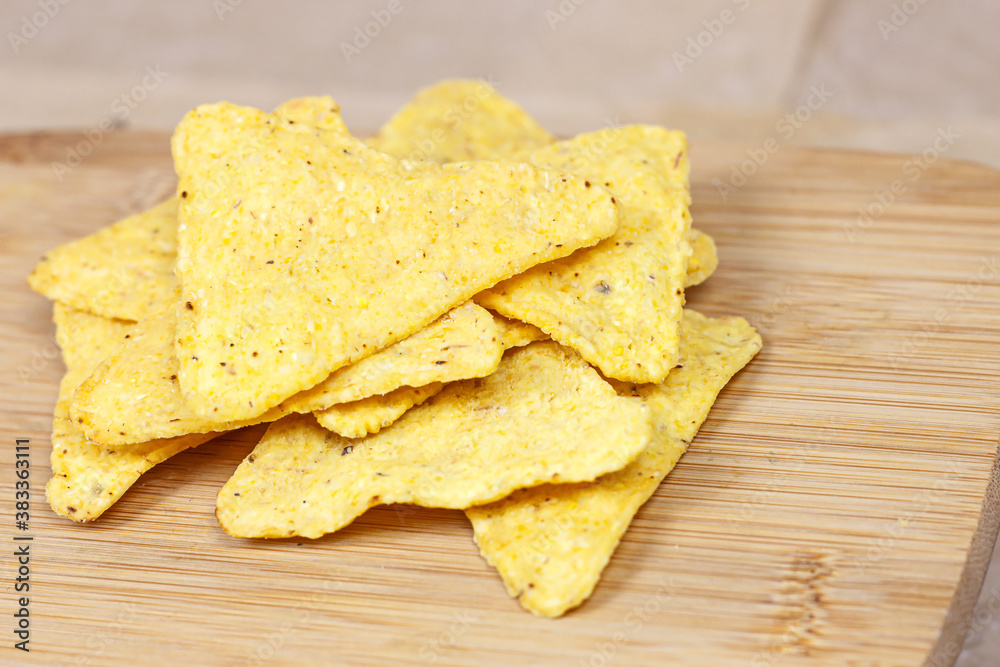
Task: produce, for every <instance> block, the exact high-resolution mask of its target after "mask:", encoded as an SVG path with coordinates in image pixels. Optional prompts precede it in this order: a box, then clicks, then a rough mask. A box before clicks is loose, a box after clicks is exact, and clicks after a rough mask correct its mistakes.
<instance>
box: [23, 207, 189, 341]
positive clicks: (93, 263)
mask: <svg viewBox="0 0 1000 667" xmlns="http://www.w3.org/2000/svg"><path fill="white" fill-rule="evenodd" d="M176 256H177V200H176V198H171V199H168V200H167V201H165V202H163V203H162V204H160V205H158V206H155V207H153V208H151V209H150V210H148V211H145V212H143V213H139V214H138V215H133V216H131V217H128V218H125V219H124V220H121V221H119V222H117V223H115V224H113V225H111V226H110V227H105V228H103V229H100V230H98V231H97V232H94V233H93V234H90V235H89V236H85V237H83V238H82V239H77V240H76V241H72V242H70V243H66V244H64V245H61V246H59V247H58V248H56V249H54V250H50V251H49V252H48V253H47V254H46V255H45V257H44V258H43V259H42V261H41V262H39V264H38V266H36V267H35V270H34V271H33V272H32V274H31V276H30V277H29V278H28V282H29V283H30V284H31V287H32V288H33V289H34V290H35V291H36V292H39V293H41V294H43V295H45V296H47V297H48V298H50V299H52V300H53V301H58V302H60V303H63V304H66V305H68V306H72V307H73V308H77V309H79V310H84V311H86V312H88V313H92V314H94V315H101V316H103V317H111V318H117V319H122V320H132V321H135V320H139V319H140V318H141V317H142V315H143V313H145V312H146V310H147V309H148V308H149V307H150V305H151V304H156V303H162V302H163V301H164V300H166V299H167V298H169V296H170V293H171V290H173V286H174V282H175V280H174V276H173V269H174V259H175V258H176Z"/></svg>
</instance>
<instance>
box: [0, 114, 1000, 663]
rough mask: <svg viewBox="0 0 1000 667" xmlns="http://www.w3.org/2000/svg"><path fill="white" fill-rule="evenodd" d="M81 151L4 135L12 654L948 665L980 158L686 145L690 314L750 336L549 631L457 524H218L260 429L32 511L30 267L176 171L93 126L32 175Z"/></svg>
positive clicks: (40, 457)
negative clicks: (115, 492)
mask: <svg viewBox="0 0 1000 667" xmlns="http://www.w3.org/2000/svg"><path fill="white" fill-rule="evenodd" d="M82 139H83V138H82V137H81V136H74V135H59V134H47V135H33V136H29V137H7V138H4V139H0V225H2V228H0V229H2V233H0V248H2V270H0V290H2V294H3V300H2V320H0V345H2V347H3V350H4V352H3V357H2V366H0V405H2V410H3V415H2V419H0V445H2V448H3V456H4V458H3V461H4V462H5V464H7V466H11V467H5V470H6V472H5V473H4V474H3V475H2V480H0V482H2V489H3V490H2V502H0V508H2V509H0V523H2V526H3V531H4V532H5V533H6V534H7V537H6V538H5V539H6V540H7V544H8V546H7V547H5V549H6V551H7V552H12V551H13V548H12V547H11V546H10V545H11V544H13V542H12V541H11V539H12V536H13V534H14V533H17V534H18V535H19V536H25V535H30V536H31V537H33V538H34V539H33V541H32V542H31V554H32V560H31V575H30V576H31V603H30V609H31V632H32V634H31V644H30V647H31V649H32V652H31V654H30V657H31V658H33V659H36V660H38V661H39V662H43V663H50V664H54V663H60V664H94V665H96V664H132V663H134V662H136V661H138V660H140V659H142V660H153V659H158V660H159V661H162V662H164V663H173V664H192V663H193V664H261V663H262V662H267V661H268V660H273V661H274V664H309V663H327V664H364V665H369V664H370V665H389V664H414V663H415V664H431V663H433V664H438V665H471V664H475V665H480V664H482V665H513V664H516V665H573V666H577V665H581V666H583V665H594V666H600V665H609V664H617V665H660V664H677V665H744V664H748V665H754V666H757V665H798V664H807V665H837V666H842V665H855V666H868V665H920V664H928V665H935V666H937V665H947V664H950V663H951V661H952V660H953V659H954V656H955V655H956V654H957V652H958V649H959V648H960V646H961V643H962V640H963V637H964V634H965V630H966V628H967V626H968V622H969V615H970V612H971V610H972V608H973V604H974V602H975V599H976V595H977V593H978V590H979V586H980V583H981V580H982V575H983V572H984V570H985V568H986V563H987V560H988V558H989V554H990V551H991V547H992V544H993V541H994V538H995V536H996V532H997V525H998V520H1000V514H998V495H1000V484H998V482H1000V475H998V468H997V458H996V455H997V440H998V436H1000V173H998V172H994V171H991V170H988V169H985V168H982V167H978V166H974V165H971V164H963V163H957V162H947V161H944V160H938V161H936V162H935V163H934V164H932V165H923V164H915V163H913V162H908V158H906V157H903V156H893V155H875V154H861V153H850V152H833V151H820V150H802V149H796V148H790V147H784V148H781V150H780V151H779V152H778V153H777V154H776V155H774V156H772V157H770V158H769V159H768V161H767V162H766V163H765V164H764V165H763V166H761V167H759V168H756V169H751V166H752V163H751V162H747V163H745V169H744V171H747V172H749V171H754V172H755V173H754V174H753V175H752V176H750V177H748V178H747V179H746V182H745V183H743V184H742V186H741V187H739V188H737V189H736V191H725V192H723V190H721V189H720V188H719V187H718V183H719V182H720V181H718V180H716V179H721V182H724V183H725V182H731V178H732V175H733V169H734V166H736V167H737V168H739V165H740V164H741V163H742V162H743V161H744V160H746V159H747V154H746V153H745V149H744V148H741V147H738V146H718V145H702V146H696V147H695V148H694V149H693V154H692V160H693V163H694V164H695V172H694V177H693V178H694V188H693V195H694V201H695V206H694V210H693V212H694V219H695V223H696V225H697V226H698V227H699V228H701V229H703V230H705V231H706V232H708V233H710V234H712V235H713V236H714V237H715V239H716V241H717V242H718V245H719V255H720V258H721V262H722V263H721V266H720V268H719V270H718V272H717V273H716V275H715V276H714V277H713V278H712V279H711V280H709V282H708V283H707V284H705V285H703V286H701V287H698V288H695V289H692V290H691V291H690V294H689V303H690V305H691V306H692V307H695V308H697V309H699V310H701V311H703V312H705V313H706V314H710V315H721V314H740V315H743V316H745V317H747V318H748V319H749V320H750V321H751V322H752V323H754V324H755V325H756V326H757V327H758V328H759V329H760V331H761V333H762V335H763V337H764V350H763V351H762V352H761V354H760V355H759V356H758V358H757V359H756V360H755V361H753V362H752V363H751V364H750V366H748V367H747V369H746V370H744V371H743V372H742V373H741V374H740V375H739V376H738V377H737V378H736V379H735V380H734V381H733V382H732V384H731V385H730V386H729V387H727V389H726V390H725V391H724V392H723V394H722V396H721V398H720V399H719V401H718V403H717V404H716V406H715V409H714V410H713V411H712V414H711V416H710V417H709V419H708V421H707V422H706V424H705V425H704V427H703V428H702V430H701V433H700V434H699V435H698V437H697V438H696V439H695V441H694V443H693V445H692V446H691V450H690V451H689V452H688V454H687V455H686V456H685V457H684V458H683V459H682V461H681V462H680V464H679V465H678V467H677V469H676V470H675V471H674V472H673V473H672V474H671V475H670V476H669V477H668V478H667V480H666V481H665V482H664V484H663V485H662V486H661V487H660V489H659V490H658V492H657V493H656V495H655V496H654V497H653V498H652V499H651V500H650V502H649V503H647V505H646V506H645V507H644V508H643V509H642V511H641V512H640V513H639V515H638V516H637V517H636V519H635V521H634V522H633V524H632V527H631V529H630V530H629V532H628V534H627V536H626V538H625V540H624V541H623V542H622V544H621V546H620V547H619V549H618V551H617V553H616V555H615V557H614V559H613V560H612V562H611V564H610V566H609V567H608V568H607V570H606V571H605V573H604V578H603V580H602V582H601V584H600V585H599V586H598V588H597V591H596V592H595V594H594V596H593V598H592V599H591V600H590V601H589V602H587V603H586V604H584V605H583V606H582V607H581V608H580V609H578V610H576V611H574V612H572V613H570V614H569V615H567V616H566V617H564V618H562V619H559V620H544V619H539V618H535V617H533V616H531V615H529V614H528V613H526V612H524V611H522V610H521V608H520V607H519V605H518V604H517V603H516V602H515V601H514V600H511V599H509V598H508V597H507V595H506V593H505V592H504V589H503V586H502V584H501V582H500V579H499V577H498V576H497V575H496V574H495V572H494V571H493V570H492V569H491V568H490V567H488V566H487V565H486V563H485V562H484V561H483V560H482V559H481V558H480V557H479V555H478V553H477V550H476V548H475V546H474V544H473V542H472V531H471V530H470V528H469V525H468V523H467V521H466V520H465V518H464V516H463V515H462V514H461V513H460V512H453V511H436V510H425V509H416V508H409V507H393V508H381V509H376V510H373V511H370V512H368V513H367V514H366V515H364V516H363V517H362V518H361V519H359V520H358V521H356V522H355V523H354V524H353V525H351V526H350V527H348V528H347V529H345V530H343V531H341V532H339V533H337V534H335V535H330V536H327V537H325V538H323V539H320V540H316V541H309V540H280V541H252V540H236V539H233V538H230V537H228V536H226V535H225V534H223V532H222V531H221V530H220V529H219V528H218V526H217V524H216V522H215V516H214V505H215V494H216V491H217V490H218V489H219V488H220V486H221V485H222V484H223V482H224V481H225V480H226V479H227V477H228V475H229V474H230V473H231V471H232V470H233V469H234V468H235V467H236V465H237V463H238V462H239V461H240V460H241V459H242V458H243V457H244V456H245V455H246V454H247V453H249V451H250V449H251V448H252V445H253V443H254V441H255V439H257V438H259V437H260V435H261V433H262V429H261V428H259V427H258V428H254V429H249V430H245V431H243V432H240V433H237V434H233V435H230V436H226V437H222V438H220V439H218V440H217V441H215V442H213V443H210V444H207V445H204V446H202V447H199V448H197V449H195V450H192V451H188V452H185V453H183V454H181V455H179V456H177V457H176V458H174V459H172V460H170V461H168V462H167V463H165V464H163V465H161V466H159V467H157V468H155V469H154V470H152V471H151V472H150V473H149V474H147V475H146V476H144V477H143V478H142V479H141V480H140V481H139V482H138V483H137V484H136V485H135V487H133V489H132V490H131V491H129V492H128V493H127V494H126V495H125V496H124V497H123V498H122V500H121V501H120V502H119V503H118V505H116V506H115V507H113V508H112V509H111V510H110V511H108V512H107V514H105V516H104V517H103V518H102V519H100V520H99V521H97V522H96V523H94V524H90V525H76V524H73V523H71V522H69V521H67V520H65V519H61V518H58V517H56V516H55V515H54V514H53V513H52V512H51V511H50V510H49V509H48V506H47V505H46V504H45V501H44V495H43V487H44V484H45V481H46V479H47V476H48V472H49V471H48V465H47V458H48V451H47V448H48V446H49V444H48V435H49V427H50V419H51V411H52V406H53V403H54V401H55V396H56V385H57V382H58V380H59V377H60V374H61V372H62V370H63V368H62V362H61V361H60V360H59V357H58V351H57V348H56V347H55V344H54V341H53V327H52V324H51V323H50V311H51V308H50V305H49V304H48V302H46V301H45V300H44V299H43V298H42V297H40V296H37V295H35V294H33V293H31V292H30V291H29V290H28V288H27V286H26V284H25V276H26V275H27V274H28V272H29V271H30V269H31V267H32V266H33V264H34V263H35V261H36V260H37V259H38V258H39V257H40V256H41V254H42V253H43V252H44V251H45V250H47V249H49V248H51V247H53V246H55V245H57V244H60V243H63V242H65V241H68V240H70V239H73V238H76V237H78V236H81V235H83V234H86V233H88V232H91V231H93V230H95V229H97V228H98V227H100V226H102V225H106V224H108V223H110V222H112V221H114V220H116V219H118V218H120V217H122V216H124V215H126V214H129V213H133V212H136V211H139V210H141V209H143V208H145V207H147V206H148V205H150V204H152V203H154V202H156V201H158V200H159V199H162V198H163V197H165V196H166V195H167V194H168V193H169V192H170V191H171V189H172V187H173V176H172V172H171V167H170V158H169V154H168V141H167V136H166V135H161V134H138V133H125V132H122V133H117V134H112V135H107V136H105V137H104V138H103V140H102V142H101V144H100V145H99V146H97V147H96V149H95V150H93V151H92V152H91V154H90V155H88V156H86V157H85V158H83V160H82V164H80V165H79V166H77V167H75V168H73V169H71V170H70V171H69V172H68V173H64V174H61V175H60V174H57V170H55V169H54V168H53V162H54V161H65V160H67V156H68V155H69V153H68V152H67V151H69V150H71V147H79V146H84V148H85V147H86V146H85V145H83V144H80V143H79V142H80V141H81V140H82ZM924 167H926V169H924ZM60 178H61V180H60ZM739 182H740V181H739V179H737V183H739ZM894 186H895V188H894ZM893 189H895V193H893ZM890 197H891V198H892V199H893V200H894V201H892V202H890V201H889V198H890ZM880 201H882V202H884V203H880ZM859 209H861V210H862V211H865V212H867V213H870V214H871V215H870V217H863V216H859ZM443 435H446V434H443ZM16 438H23V439H30V441H31V443H30V447H31V450H30V451H31V454H30V455H31V461H32V468H31V470H32V477H31V480H32V489H33V494H34V495H33V497H32V507H31V522H30V530H29V531H26V532H25V531H16V530H14V517H13V481H14V476H13V468H12V464H13V460H14V451H13V450H14V444H15V443H14V441H15V439H16ZM2 572H3V577H4V579H5V580H4V581H3V586H4V589H5V597H4V601H3V609H4V614H3V615H4V617H5V618H7V621H5V622H4V623H5V624H6V625H4V627H3V628H2V630H3V634H2V636H3V637H5V639H4V642H3V651H4V653H3V656H2V658H3V659H4V660H11V661H13V660H16V659H21V658H24V657H26V654H21V653H20V652H18V651H15V650H14V649H12V648H11V646H12V644H13V641H14V640H13V639H12V635H11V629H12V627H13V621H12V619H11V616H10V612H11V610H12V609H14V605H15V602H14V601H13V591H12V586H13V579H14V574H13V573H14V565H13V560H12V557H11V556H7V557H5V558H4V567H3V570H2ZM7 626H11V627H10V628H8V627H7ZM74 659H76V660H78V662H74Z"/></svg>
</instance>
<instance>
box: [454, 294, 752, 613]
mask: <svg viewBox="0 0 1000 667" xmlns="http://www.w3.org/2000/svg"><path fill="white" fill-rule="evenodd" d="M681 336H682V337H681V355H680V365H679V366H678V367H677V368H676V369H674V370H673V372H671V373H670V374H669V375H668V376H667V379H666V381H665V382H663V383H662V384H659V385H639V386H638V387H636V386H634V385H625V384H623V383H622V384H621V387H622V388H623V389H625V390H627V391H628V393H629V394H631V393H633V390H634V393H635V394H636V395H638V396H641V397H642V398H643V399H644V400H645V401H646V404H647V405H648V406H649V407H650V409H651V410H652V411H653V424H654V434H653V440H652V442H651V443H650V445H649V447H647V448H646V450H645V451H643V453H642V454H640V455H639V457H638V458H637V459H636V460H635V461H633V462H632V463H631V464H629V465H628V466H626V467H625V468H624V469H622V470H620V471H618V472H615V473H612V474H610V475H606V476H604V477H601V478H600V479H598V480H597V481H596V482H594V483H592V484H572V485H571V484H559V485H555V484H546V485H544V486H538V487H535V488H532V489H525V490H522V491H518V492H516V493H514V494H513V495H511V496H510V497H508V498H505V499H504V500H501V501H500V502H497V503H493V504H491V505H486V506H483V507H476V508H472V509H469V510H467V511H466V514H467V515H468V517H469V519H470V520H471V521H472V527H473V529H474V530H475V537H476V543H477V544H478V545H479V549H480V551H481V552H482V554H483V557H484V558H486V560H487V561H489V563H490V564H491V565H493V566H494V567H496V568H497V570H498V571H499V572H500V576H501V577H503V581H504V585H505V586H506V587H507V592H508V593H510V595H511V596H513V597H516V598H518V599H519V601H520V602H521V605H522V606H523V607H525V608H526V609H528V610H529V611H531V612H532V613H534V614H537V615H539V616H550V617H555V616H561V615H562V614H564V613H565V612H566V611H567V610H568V609H571V608H573V607H575V606H577V605H579V604H580V603H582V602H583V601H584V600H585V599H587V598H588V597H589V596H590V594H591V592H592V591H593V590H594V586H595V585H596V584H597V580H598V579H599V577H600V575H601V572H602V571H603V570H604V567H605V565H607V563H608V560H609V559H610V558H611V554H612V553H613V552H614V550H615V547H617V545H618V542H619V540H621V537H622V535H623V534H624V533H625V529H626V528H628V525H629V523H630V522H631V520H632V517H633V516H634V515H635V513H636V512H637V511H638V509H639V507H641V506H642V504H643V503H645V502H646V500H647V499H648V498H649V497H650V496H651V495H652V494H653V492H654V491H655V490H656V487H657V486H658V485H659V483H660V481H661V480H662V479H663V477H664V476H666V474H667V473H669V472H670V470H671V469H672V468H673V467H674V464H675V463H676V462H677V460H678V459H679V458H680V457H681V454H683V453H684V451H685V450H686V449H687V446H688V444H690V442H691V440H692V439H693V438H694V435H695V433H697V432H698V429H699V427H700V426H701V424H702V422H703V421H704V420H705V418H706V416H707V415H708V411H709V409H710V408H711V406H712V404H713V403H714V402H715V398H716V396H717V395H718V393H719V391H721V390H722V387H723V386H725V384H726V383H727V382H728V381H729V379H730V378H732V376H733V375H735V374H736V373H737V372H738V371H739V370H740V369H741V368H743V366H745V365H746V364H747V362H749V361H750V359H752V358H753V356H754V355H755V354H756V353H757V352H758V351H759V350H760V347H761V341H760V336H758V335H757V332H756V331H754V329H753V328H752V327H751V326H750V325H749V324H747V322H746V321H745V320H743V319H741V318H737V317H732V318H722V319H709V318H707V317H705V316H703V315H701V314H699V313H697V312H694V311H692V310H685V311H684V321H683V326H682V335H681Z"/></svg>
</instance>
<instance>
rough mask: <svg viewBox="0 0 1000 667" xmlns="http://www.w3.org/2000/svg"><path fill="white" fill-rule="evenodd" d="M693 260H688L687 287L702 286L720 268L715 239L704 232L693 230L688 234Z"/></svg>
mask: <svg viewBox="0 0 1000 667" xmlns="http://www.w3.org/2000/svg"><path fill="white" fill-rule="evenodd" d="M688 243H689V244H690V246H691V259H690V260H688V266H687V278H686V279H685V281H684V286H685V287H693V286H695V285H700V284H701V283H703V282H705V281H706V280H708V277H709V276H711V275H712V274H713V273H715V269H717V268H718V267H719V256H718V255H717V254H716V252H715V239H713V238H712V237H711V236H709V235H708V234H706V233H704V232H700V231H698V230H697V229H692V230H691V233H690V234H688Z"/></svg>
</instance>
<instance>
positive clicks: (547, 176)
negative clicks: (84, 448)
mask: <svg viewBox="0 0 1000 667" xmlns="http://www.w3.org/2000/svg"><path fill="white" fill-rule="evenodd" d="M226 149H228V150H229V152H224V153H219V152H216V151H218V150H226ZM173 152H174V160H175V165H176V167H177V171H178V174H179V177H180V184H179V186H178V187H179V189H180V193H181V199H182V200H181V206H180V214H179V218H178V220H179V226H178V255H177V266H176V272H177V275H178V277H179V278H180V282H181V285H182V288H183V294H182V299H181V304H182V305H181V306H180V307H179V309H178V313H179V314H178V328H177V352H178V357H179V359H180V374H179V375H180V383H181V387H182V388H183V390H184V394H185V398H186V399H187V401H188V403H189V404H190V405H191V406H192V407H193V408H194V409H195V410H197V411H199V412H200V413H201V414H203V415H205V416H212V417H213V418H214V419H227V420H235V419H247V418H252V417H255V416H258V415H261V414H263V413H264V412H266V411H267V410H268V409H269V408H271V407H273V406H275V405H277V404H278V403H280V402H281V401H283V400H284V399H286V398H288V397H289V396H291V395H292V394H295V393H296V392H298V391H301V390H303V389H306V388H309V387H312V386H314V385H315V384H317V383H318V382H319V381H321V380H322V379H323V378H325V377H326V376H328V375H329V374H330V373H332V372H333V371H335V370H337V369H338V368H340V367H342V366H345V365H347V364H348V363H351V362H354V361H357V360H359V359H363V358H364V357H366V356H369V355H371V354H372V353H373V352H374V351H376V350H380V349H382V348H384V347H386V346H388V345H390V344H391V343H394V342H395V341H397V340H401V339H403V338H405V337H407V336H409V335H411V334H413V333H415V332H416V331H418V330H419V329H421V328H423V327H425V326H427V325H428V324H430V323H431V322H432V321H433V320H435V319H436V318H437V317H439V316H441V315H442V314H444V313H445V312H447V311H448V310H450V309H451V308H454V307H455V306H457V305H459V304H460V303H462V302H463V301H466V300H468V299H469V298H470V297H471V296H472V295H473V294H475V293H476V292H479V291H481V290H482V289H484V288H486V287H489V286H491V285H493V284H495V283H496V282H498V281H499V280H502V279H504V278H507V277H510V276H512V275H514V274H516V273H519V272H521V271H523V270H525V269H526V268H528V267H530V266H533V265H535V264H538V263H540V262H544V261H549V260H551V259H556V258H558V257H563V256H565V255H567V254H569V253H570V252H572V251H573V250H575V249H577V248H579V247H584V246H588V245H592V244H594V243H596V242H597V241H599V240H600V239H603V238H606V237H607V236H609V235H611V234H612V233H614V231H615V230H616V229H617V227H618V224H619V214H618V211H617V207H616V206H615V203H614V200H613V198H612V197H611V196H610V195H609V194H608V193H607V191H604V190H601V189H600V188H586V187H584V184H583V182H582V181H580V180H578V179H575V178H573V177H572V176H565V175H559V174H558V173H554V172H547V171H540V170H537V169H535V168H533V167H530V166H527V165H517V164H512V163H492V162H475V163H466V164H457V165H445V166H439V165H435V164H430V163H420V164H417V163H401V162H398V161H396V160H395V159H393V158H390V157H388V156H386V155H384V154H382V153H379V152H377V151H374V150H372V149H370V148H368V147H367V146H365V145H364V144H362V143H360V142H358V141H356V140H354V139H351V138H349V137H345V136H341V135H340V134H338V133H336V132H327V131H324V130H321V129H315V128H313V127H311V126H307V125H303V124H298V125H290V124H289V123H288V121H287V120H284V119H283V118H282V117H280V116H275V115H273V114H266V113H264V112H261V111H258V110H256V109H250V108H245V107H237V106H234V105H231V104H225V103H223V104H216V105H207V106H202V107H198V108H197V109H196V110H194V111H192V112H191V113H189V114H188V115H187V116H186V117H185V118H184V120H183V121H182V122H181V124H180V125H179V126H178V129H177V132H176V133H175V135H174V139H173ZM220 183H221V184H222V185H221V186H219V185H218V184H220Z"/></svg>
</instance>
